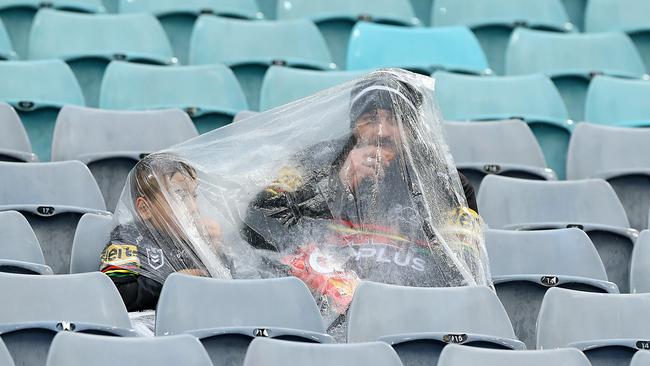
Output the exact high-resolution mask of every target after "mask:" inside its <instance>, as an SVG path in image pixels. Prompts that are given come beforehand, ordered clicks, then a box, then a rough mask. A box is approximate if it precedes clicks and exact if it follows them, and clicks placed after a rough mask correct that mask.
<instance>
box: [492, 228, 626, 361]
mask: <svg viewBox="0 0 650 366" xmlns="http://www.w3.org/2000/svg"><path fill="white" fill-rule="evenodd" d="M485 244H486V246H487V250H488V256H489V258H490V271H491V273H492V281H493V282H494V286H495V288H496V290H497V295H498V296H499V299H500V300H501V303H503V306H504V307H505V308H506V311H507V312H508V316H509V318H510V321H511V322H512V327H513V328H514V330H515V334H516V335H517V338H519V339H520V340H522V341H523V342H525V343H526V346H527V348H528V349H535V322H536V321H537V314H538V313H539V308H540V306H541V303H542V299H543V297H544V294H545V293H546V290H548V289H549V288H551V287H563V288H571V289H576V290H581V291H590V292H607V293H618V287H617V286H616V285H615V284H613V283H611V282H609V281H608V280H607V274H606V273H605V267H604V266H603V262H602V261H601V259H600V257H599V256H598V252H597V251H596V248H595V247H594V245H593V243H592V242H591V240H590V239H589V237H588V236H587V234H585V233H584V232H583V231H581V230H578V229H560V230H545V231H506V230H488V231H486V233H485Z"/></svg>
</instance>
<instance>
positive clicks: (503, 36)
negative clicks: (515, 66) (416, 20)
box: [431, 0, 574, 75]
mask: <svg viewBox="0 0 650 366" xmlns="http://www.w3.org/2000/svg"><path fill="white" fill-rule="evenodd" d="M431 24H433V25H434V26H435V27H448V26H454V25H462V26H467V27H469V28H470V29H472V31H473V32H474V34H475V35H476V37H477V38H478V40H479V42H481V46H482V48H483V50H484V51H485V54H486V56H487V58H488V62H489V63H490V66H491V67H492V70H493V71H494V72H495V73H497V74H499V75H501V74H503V71H504V62H505V60H504V56H505V52H506V47H507V45H508V40H509V39H510V35H511V34H512V31H513V29H514V28H516V27H526V28H531V29H545V30H551V31H556V32H570V31H573V29H574V27H573V24H571V22H570V21H569V16H568V15H567V13H566V11H565V10H564V6H563V5H562V1H561V0H532V1H531V0H527V1H518V0H487V1H486V0H436V2H435V6H434V9H433V10H432V14H431Z"/></svg>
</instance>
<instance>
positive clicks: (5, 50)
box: [0, 13, 18, 61]
mask: <svg viewBox="0 0 650 366" xmlns="http://www.w3.org/2000/svg"><path fill="white" fill-rule="evenodd" d="M0 14H1V13H0ZM16 58H18V55H17V54H16V51H14V47H13V45H12V44H11V40H10V39H9V34H7V29H6V28H5V26H4V23H3V22H2V20H1V18H0V61H6V60H15V59H16Z"/></svg>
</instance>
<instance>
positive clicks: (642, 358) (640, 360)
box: [630, 351, 650, 366]
mask: <svg viewBox="0 0 650 366" xmlns="http://www.w3.org/2000/svg"><path fill="white" fill-rule="evenodd" d="M647 365H650V352H648V351H639V352H637V353H635V354H634V357H632V361H631V362H630V366H647Z"/></svg>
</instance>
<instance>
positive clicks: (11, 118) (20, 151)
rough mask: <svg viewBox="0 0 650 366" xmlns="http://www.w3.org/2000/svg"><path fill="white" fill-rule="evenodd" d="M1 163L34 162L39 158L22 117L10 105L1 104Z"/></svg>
mask: <svg viewBox="0 0 650 366" xmlns="http://www.w3.org/2000/svg"><path fill="white" fill-rule="evenodd" d="M0 131H2V133H1V134H0V161H14V162H19V161H22V162H33V161H38V157H37V156H36V155H35V154H34V153H32V145H31V144H30V142H29V138H28V137H27V131H25V127H24V126H23V123H22V121H21V120H20V117H18V114H17V113H16V110H14V109H13V108H12V107H11V106H10V105H8V104H6V103H2V102H0Z"/></svg>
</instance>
